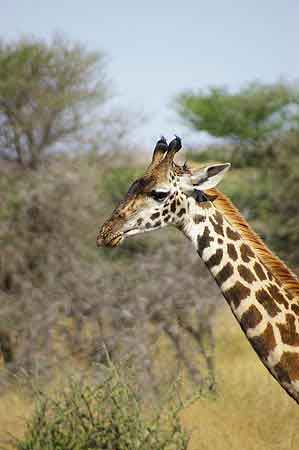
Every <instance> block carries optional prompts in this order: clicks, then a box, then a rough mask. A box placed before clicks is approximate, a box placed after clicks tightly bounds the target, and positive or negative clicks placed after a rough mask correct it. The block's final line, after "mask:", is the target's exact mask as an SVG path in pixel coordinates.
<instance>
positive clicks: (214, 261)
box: [206, 248, 223, 270]
mask: <svg viewBox="0 0 299 450" xmlns="http://www.w3.org/2000/svg"><path fill="white" fill-rule="evenodd" d="M222 256H223V251H222V250H221V249H220V248H219V249H218V250H217V251H216V253H214V255H212V256H211V257H210V258H209V259H208V260H207V262H206V264H207V266H208V268H209V269H210V270H211V269H212V267H214V266H219V264H220V263H221V260H222Z"/></svg>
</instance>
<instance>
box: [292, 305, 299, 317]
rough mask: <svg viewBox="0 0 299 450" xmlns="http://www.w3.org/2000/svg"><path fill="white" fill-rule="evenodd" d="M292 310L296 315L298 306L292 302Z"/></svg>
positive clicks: (298, 311)
mask: <svg viewBox="0 0 299 450" xmlns="http://www.w3.org/2000/svg"><path fill="white" fill-rule="evenodd" d="M291 309H292V311H294V313H295V314H297V316H299V306H298V305H296V304H293V305H292V306H291Z"/></svg>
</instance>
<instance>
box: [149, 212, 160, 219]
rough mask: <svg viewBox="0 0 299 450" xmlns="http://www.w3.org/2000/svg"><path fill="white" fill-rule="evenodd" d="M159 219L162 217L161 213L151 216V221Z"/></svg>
mask: <svg viewBox="0 0 299 450" xmlns="http://www.w3.org/2000/svg"><path fill="white" fill-rule="evenodd" d="M158 217H160V213H159V212H156V213H154V214H152V215H151V220H155V219H158Z"/></svg>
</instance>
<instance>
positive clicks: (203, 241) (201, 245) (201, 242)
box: [197, 227, 214, 256]
mask: <svg viewBox="0 0 299 450" xmlns="http://www.w3.org/2000/svg"><path fill="white" fill-rule="evenodd" d="M213 241H214V238H213V237H211V236H210V230H209V228H208V227H205V229H204V232H203V235H202V236H198V237H197V251H198V254H199V256H202V254H203V251H204V249H205V248H207V247H210V244H211V242H213Z"/></svg>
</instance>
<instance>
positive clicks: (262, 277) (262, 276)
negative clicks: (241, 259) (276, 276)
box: [254, 262, 267, 281]
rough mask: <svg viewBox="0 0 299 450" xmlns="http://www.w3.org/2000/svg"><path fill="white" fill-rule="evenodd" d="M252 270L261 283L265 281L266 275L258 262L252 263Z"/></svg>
mask: <svg viewBox="0 0 299 450" xmlns="http://www.w3.org/2000/svg"><path fill="white" fill-rule="evenodd" d="M254 270H255V273H256V275H257V277H258V278H259V279H260V280H261V281H264V280H266V279H267V277H266V274H265V272H264V269H263V267H262V265H261V264H260V263H259V262H256V263H254Z"/></svg>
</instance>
